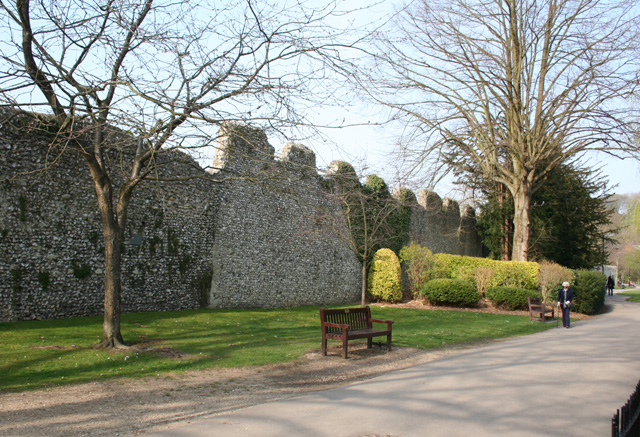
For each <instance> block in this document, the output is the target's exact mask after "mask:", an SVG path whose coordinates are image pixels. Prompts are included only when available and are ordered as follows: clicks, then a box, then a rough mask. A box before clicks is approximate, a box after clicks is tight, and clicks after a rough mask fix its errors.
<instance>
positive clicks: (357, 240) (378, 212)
mask: <svg viewBox="0 0 640 437" xmlns="http://www.w3.org/2000/svg"><path fill="white" fill-rule="evenodd" d="M329 181H330V184H331V190H330V192H329V195H328V196H329V198H330V201H331V203H332V204H333V203H334V202H335V203H338V204H340V205H341V206H342V213H343V214H339V215H338V214H336V212H335V211H329V212H327V214H325V216H324V217H322V218H321V221H322V222H323V224H324V226H325V227H329V228H330V231H331V232H333V233H334V234H335V235H336V236H338V238H340V239H341V240H342V241H344V242H345V243H346V244H347V246H348V247H349V248H350V249H351V251H352V252H353V253H355V254H356V256H357V257H358V259H359V260H360V262H361V263H362V288H361V299H360V300H361V305H362V306H365V304H366V297H367V280H368V271H369V264H370V262H371V259H372V258H373V255H374V254H375V252H376V251H377V250H378V249H381V248H392V249H394V250H395V251H396V252H398V251H399V250H400V247H402V245H403V244H405V243H406V239H407V237H408V234H409V220H410V214H411V212H410V208H409V207H408V206H407V205H405V204H404V203H405V196H406V192H405V191H403V190H399V191H398V193H397V195H396V196H395V198H394V197H392V196H391V193H389V189H388V187H387V184H386V183H385V182H384V181H383V180H382V179H381V178H380V177H378V176H376V175H369V176H367V179H366V181H365V183H364V184H361V183H360V178H359V176H358V175H357V173H356V171H355V169H354V168H353V167H352V166H351V165H350V164H347V163H346V162H340V161H334V162H332V163H331V166H330V169H329ZM345 222H346V223H345ZM394 246H395V247H394Z"/></svg>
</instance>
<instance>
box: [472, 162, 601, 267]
mask: <svg viewBox="0 0 640 437" xmlns="http://www.w3.org/2000/svg"><path fill="white" fill-rule="evenodd" d="M483 191H484V193H485V196H486V199H487V200H486V202H485V203H484V204H483V205H482V211H483V212H482V214H481V216H480V219H479V224H480V233H481V235H482V237H483V242H484V244H485V245H486V246H487V248H489V250H490V252H491V256H492V257H493V258H501V257H503V255H505V253H508V247H506V246H505V241H509V239H510V235H509V234H510V232H512V230H511V228H509V226H508V225H505V223H506V222H509V221H510V220H512V217H513V210H512V208H511V203H510V201H509V200H508V199H507V201H504V198H502V200H501V196H504V195H505V194H506V195H507V196H508V195H509V193H508V192H504V191H500V190H496V189H494V190H491V191H489V190H488V189H487V188H484V189H483ZM610 197H611V194H609V193H608V190H607V188H606V180H605V179H604V178H603V177H601V176H600V175H599V174H598V173H597V172H594V171H592V170H587V169H580V168H574V167H572V166H569V165H562V166H560V167H558V168H557V169H555V170H553V171H552V172H551V173H550V174H549V177H548V179H547V180H546V181H545V184H544V185H543V186H542V187H541V188H540V190H538V191H537V192H536V194H535V195H534V197H533V202H532V209H531V210H532V213H531V240H530V241H531V246H530V248H531V255H532V258H533V259H538V260H542V259H549V260H552V261H554V262H556V263H558V264H561V265H563V266H565V267H570V268H593V267H596V266H599V265H601V264H602V263H603V262H604V261H605V260H604V259H603V243H604V242H605V241H612V238H611V236H610V235H609V234H610V231H609V230H610V228H611V218H610V214H611V210H610V209H609V207H608V201H609V199H610ZM505 251H506V252H505Z"/></svg>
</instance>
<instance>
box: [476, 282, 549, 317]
mask: <svg viewBox="0 0 640 437" xmlns="http://www.w3.org/2000/svg"><path fill="white" fill-rule="evenodd" d="M486 297H487V299H489V300H490V301H491V302H493V304H494V305H495V306H496V307H499V308H503V309H505V310H508V311H514V310H526V309H528V308H529V305H528V302H527V298H528V297H537V298H540V293H539V292H538V291H537V290H529V289H527V288H520V287H504V286H497V287H489V288H488V289H487V292H486Z"/></svg>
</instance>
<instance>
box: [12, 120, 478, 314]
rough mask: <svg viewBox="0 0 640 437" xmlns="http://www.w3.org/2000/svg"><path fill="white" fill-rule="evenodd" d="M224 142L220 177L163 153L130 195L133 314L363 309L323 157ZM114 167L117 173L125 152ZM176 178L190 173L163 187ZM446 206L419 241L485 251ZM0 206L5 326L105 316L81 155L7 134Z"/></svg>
mask: <svg viewBox="0 0 640 437" xmlns="http://www.w3.org/2000/svg"><path fill="white" fill-rule="evenodd" d="M222 133H223V134H222V135H221V140H220V143H219V149H218V151H217V154H216V157H215V159H214V163H213V167H214V169H215V170H214V172H212V173H207V172H205V171H204V170H203V169H202V168H200V166H199V165H198V164H197V163H196V162H195V161H194V160H193V159H192V158H190V157H189V156H187V155H186V154H184V153H181V152H172V153H168V154H163V155H160V156H161V157H160V158H159V159H160V160H161V161H160V164H161V165H160V166H159V167H158V168H159V170H158V173H157V175H156V176H157V177H156V179H155V180H154V179H152V180H146V181H144V182H143V183H141V184H140V185H139V186H138V187H136V189H135V190H134V195H133V199H132V202H131V206H130V213H129V223H128V227H127V229H128V233H127V244H126V247H125V253H124V257H123V276H122V278H123V282H122V284H123V286H122V308H123V311H125V312H134V311H163V310H174V309H190V308H199V307H207V306H209V307H218V308H244V307H265V308H266V307H286V306H299V305H320V304H322V305H330V304H347V303H355V302H357V301H358V299H359V296H360V283H361V266H360V263H359V262H358V260H357V258H356V256H355V255H354V254H353V253H352V252H351V251H350V250H349V249H348V248H347V246H346V244H345V243H344V242H343V241H342V240H341V239H340V238H339V237H338V236H337V234H336V233H333V232H330V231H329V230H328V229H327V228H326V227H325V226H323V224H322V217H323V216H326V214H327V210H329V211H332V212H333V213H334V214H337V215H340V214H341V212H340V209H339V208H340V207H339V205H337V204H335V203H332V200H331V198H330V197H329V196H328V193H327V192H326V190H325V188H324V186H325V185H324V183H323V179H322V177H321V176H320V175H319V174H318V171H317V169H316V165H315V155H314V154H313V152H311V151H310V150H308V149H307V148H306V147H304V146H302V145H299V144H292V143H290V144H287V145H286V146H285V147H284V149H283V151H282V153H281V154H280V156H279V157H278V159H275V157H274V148H273V147H272V146H271V145H270V144H269V142H268V140H267V138H266V136H265V134H264V132H262V131H261V130H259V129H254V128H250V127H246V126H239V125H234V124H227V125H225V126H224V127H223V132H222ZM114 153H115V152H114ZM111 158H112V160H113V168H114V169H115V168H117V167H116V165H118V163H119V162H120V158H121V157H120V156H119V154H118V153H115V154H114V155H113V156H111ZM125 158H126V157H125ZM115 173H116V174H117V172H115ZM178 176H181V177H183V176H192V178H189V179H186V180H183V181H182V182H175V181H174V182H162V181H161V180H162V179H171V178H173V179H176V178H177V177H178ZM182 179H184V178H182ZM428 199H431V200H428ZM438 200H439V197H437V195H435V193H430V194H427V193H426V192H425V193H423V192H422V191H421V192H420V193H419V195H418V199H417V202H416V205H415V207H414V208H413V213H412V223H411V235H410V239H412V240H414V241H417V242H420V243H421V244H423V245H426V246H427V247H429V248H430V249H431V250H433V252H450V253H460V254H468V255H476V256H477V255H478V254H479V253H480V242H479V240H478V238H477V234H476V232H475V219H474V217H473V211H472V210H471V211H469V210H467V209H466V208H465V209H463V215H462V218H461V216H460V208H459V207H458V205H457V203H455V202H453V201H449V200H447V199H445V201H442V200H439V202H438ZM438 205H440V206H438ZM0 211H2V213H1V215H0V232H1V233H0V321H14V320H29V319H50V318H63V317H75V316H85V315H94V314H101V313H102V309H103V300H104V285H103V273H104V272H103V269H104V255H103V250H104V245H103V243H102V238H103V237H102V230H101V220H100V217H99V213H98V209H97V201H96V198H95V192H94V189H93V183H92V181H91V178H90V175H89V172H88V169H87V166H86V164H85V163H84V161H83V159H82V158H81V157H80V156H78V155H77V154H74V153H72V152H71V151H66V152H65V153H62V154H59V155H58V154H56V151H55V150H51V149H50V148H49V140H48V139H47V138H45V137H37V136H34V137H29V138H25V137H23V136H12V135H10V134H9V133H7V132H5V131H2V130H0Z"/></svg>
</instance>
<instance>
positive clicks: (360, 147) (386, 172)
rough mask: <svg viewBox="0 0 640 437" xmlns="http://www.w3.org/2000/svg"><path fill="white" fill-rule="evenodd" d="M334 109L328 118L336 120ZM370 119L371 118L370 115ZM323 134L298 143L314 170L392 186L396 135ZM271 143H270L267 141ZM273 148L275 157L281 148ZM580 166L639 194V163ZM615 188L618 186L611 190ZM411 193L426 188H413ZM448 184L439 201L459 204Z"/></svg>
mask: <svg viewBox="0 0 640 437" xmlns="http://www.w3.org/2000/svg"><path fill="white" fill-rule="evenodd" d="M337 115H338V116H339V114H336V110H335V108H334V109H332V111H331V114H330V115H327V117H334V118H335V117H336V116H337ZM369 115H371V114H369ZM344 117H345V120H346V122H352V123H357V122H363V123H366V121H367V120H368V119H369V118H370V119H372V120H373V119H375V117H367V115H366V114H365V115H363V114H361V113H353V112H352V113H347V112H346V111H345V112H344ZM323 132H324V134H325V135H326V136H327V139H328V140H306V141H301V143H302V144H303V145H305V146H307V147H309V148H310V149H312V150H313V151H314V152H315V153H316V166H317V167H318V169H320V170H322V169H325V168H327V167H328V165H329V164H330V163H331V161H334V160H341V161H346V162H349V163H350V164H352V165H353V166H354V167H355V168H356V170H358V169H361V168H362V167H364V170H363V171H362V173H363V174H364V175H368V174H372V173H373V174H376V175H378V176H380V177H382V178H383V179H384V180H385V181H386V182H387V184H389V185H390V186H394V181H395V180H396V168H395V167H396V163H397V162H398V159H397V157H396V156H395V154H394V149H395V146H394V144H395V141H396V139H397V134H396V133H395V132H394V131H393V130H391V129H389V128H383V127H379V126H374V125H369V126H356V127H346V128H341V129H325V130H323ZM270 141H273V139H272V138H270ZM272 145H273V146H274V147H275V148H276V156H277V155H278V153H279V150H280V149H281V148H282V147H283V146H284V144H276V143H275V141H274V142H272ZM582 162H583V163H584V164H585V165H586V166H588V167H590V168H598V167H602V174H603V175H604V176H606V177H607V178H608V179H609V184H608V186H609V187H610V188H611V191H612V192H613V193H616V194H631V193H638V192H640V161H638V160H634V159H631V158H627V159H624V160H620V159H616V158H613V157H611V156H609V155H606V154H604V153H596V152H591V153H590V154H589V155H587V156H585V157H584V158H583V159H582ZM614 185H617V186H616V187H615V188H613V186H614ZM412 188H413V189H414V190H418V189H420V188H426V187H412ZM455 190H456V188H455V186H453V185H452V184H451V183H450V181H447V180H445V181H443V182H441V183H440V184H437V185H436V186H435V191H436V192H437V193H438V194H439V195H440V197H451V198H455V199H458V200H461V199H460V198H459V197H460V194H459V193H456V191H455Z"/></svg>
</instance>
